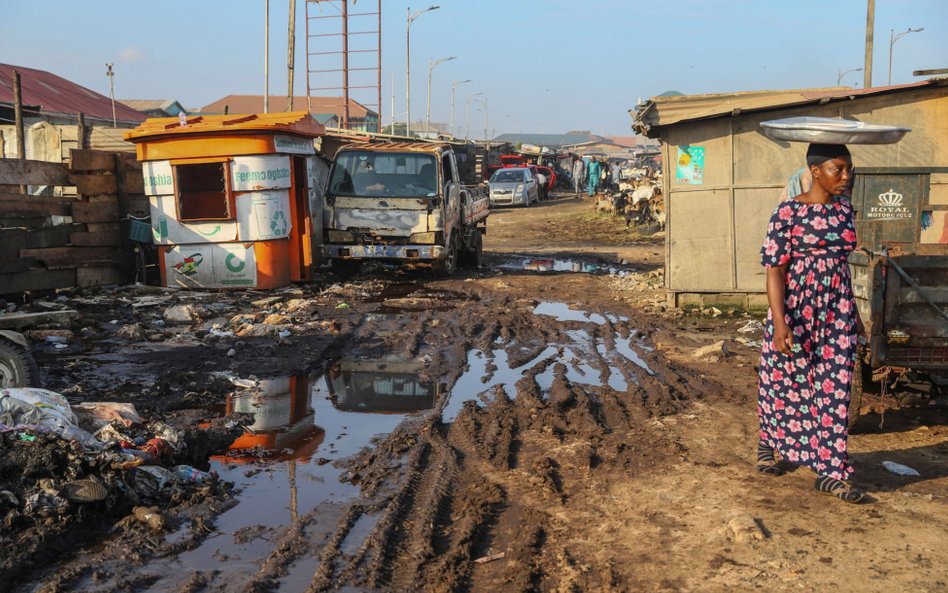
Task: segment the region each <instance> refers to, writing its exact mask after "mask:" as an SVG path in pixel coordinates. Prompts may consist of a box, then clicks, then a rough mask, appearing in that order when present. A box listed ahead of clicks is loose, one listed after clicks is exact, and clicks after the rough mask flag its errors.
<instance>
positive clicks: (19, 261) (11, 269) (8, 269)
mask: <svg viewBox="0 0 948 593" xmlns="http://www.w3.org/2000/svg"><path fill="white" fill-rule="evenodd" d="M40 267H42V266H40V264H39V262H38V261H36V260H35V259H33V258H32V257H17V258H15V259H0V274H17V273H19V272H25V271H27V270H29V269H30V268H40Z"/></svg>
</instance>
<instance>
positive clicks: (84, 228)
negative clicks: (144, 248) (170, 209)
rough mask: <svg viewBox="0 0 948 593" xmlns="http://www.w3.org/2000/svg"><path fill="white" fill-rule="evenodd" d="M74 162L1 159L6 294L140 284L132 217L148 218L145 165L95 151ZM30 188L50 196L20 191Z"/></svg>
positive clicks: (1, 260)
mask: <svg viewBox="0 0 948 593" xmlns="http://www.w3.org/2000/svg"><path fill="white" fill-rule="evenodd" d="M70 160H71V162H70V163H68V164H66V163H50V162H44V161H32V160H24V159H0V294H3V295H11V294H18V293H23V292H29V291H43V290H52V289H57V288H70V287H77V286H79V287H84V286H95V285H100V284H113V283H126V282H129V281H131V280H132V279H133V278H134V272H135V265H134V264H135V258H134V250H133V244H132V242H131V241H130V239H129V225H130V223H131V221H130V219H129V216H132V217H135V218H145V217H147V216H148V201H147V199H146V198H145V196H144V195H143V192H144V183H143V180H142V172H141V164H140V163H138V162H137V161H136V160H135V158H134V155H129V154H123V153H114V152H105V151H97V150H73V151H71V159H70ZM24 185H25V186H48V187H46V188H44V193H45V194H49V195H30V194H23V193H16V192H17V190H18V188H19V187H21V186H24ZM72 187H74V188H75V190H74V191H73V190H72ZM54 188H57V189H54ZM53 194H76V195H53Z"/></svg>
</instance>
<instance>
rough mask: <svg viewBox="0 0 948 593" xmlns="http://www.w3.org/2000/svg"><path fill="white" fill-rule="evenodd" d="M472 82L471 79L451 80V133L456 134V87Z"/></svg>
mask: <svg viewBox="0 0 948 593" xmlns="http://www.w3.org/2000/svg"><path fill="white" fill-rule="evenodd" d="M467 82H471V81H470V80H455V81H452V82H451V135H452V136H453V135H454V89H455V88H456V87H457V86H458V85H459V84H465V83H467Z"/></svg>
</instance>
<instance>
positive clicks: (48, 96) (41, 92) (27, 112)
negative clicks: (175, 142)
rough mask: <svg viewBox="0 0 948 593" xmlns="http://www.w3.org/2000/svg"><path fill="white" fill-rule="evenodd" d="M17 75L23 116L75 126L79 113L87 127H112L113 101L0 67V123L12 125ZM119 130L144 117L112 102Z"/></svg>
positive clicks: (35, 73) (51, 78)
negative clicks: (14, 73)
mask: <svg viewBox="0 0 948 593" xmlns="http://www.w3.org/2000/svg"><path fill="white" fill-rule="evenodd" d="M14 70H16V71H17V72H19V73H20V87H21V97H22V100H23V113H24V116H25V117H26V118H28V119H31V120H34V121H35V120H43V121H47V122H50V123H62V124H65V123H72V124H75V123H76V120H77V117H78V115H79V113H82V114H84V115H85V119H86V123H87V124H90V125H93V124H94V125H105V124H108V125H109V126H111V125H112V100H111V99H109V98H108V97H106V96H105V95H102V94H100V93H97V92H95V91H93V90H91V89H87V88H86V87H84V86H80V85H78V84H76V83H74V82H72V81H69V80H66V79H65V78H62V77H60V76H57V75H55V74H53V73H51V72H46V71H45V70H36V69H34V68H25V67H23V66H14V65H12V64H0V121H3V122H11V123H12V122H13V71H14ZM115 120H116V123H117V124H118V127H127V128H131V127H134V126H136V125H138V124H139V123H140V122H143V121H145V116H144V115H143V114H141V113H139V112H137V111H135V110H134V109H132V108H131V107H128V106H126V105H123V104H122V103H120V102H118V101H116V102H115Z"/></svg>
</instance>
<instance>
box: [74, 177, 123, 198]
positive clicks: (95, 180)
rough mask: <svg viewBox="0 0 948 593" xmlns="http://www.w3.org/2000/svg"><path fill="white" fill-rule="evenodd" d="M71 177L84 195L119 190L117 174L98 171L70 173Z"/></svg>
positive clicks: (109, 192) (112, 192)
mask: <svg viewBox="0 0 948 593" xmlns="http://www.w3.org/2000/svg"><path fill="white" fill-rule="evenodd" d="M69 179H70V180H71V181H72V183H73V185H75V186H76V188H77V189H78V190H79V193H80V194H82V195H84V196H94V195H96V194H114V193H115V192H117V191H118V181H117V180H116V177H115V175H108V174H96V173H70V175H69Z"/></svg>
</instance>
